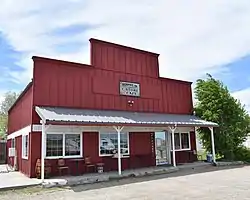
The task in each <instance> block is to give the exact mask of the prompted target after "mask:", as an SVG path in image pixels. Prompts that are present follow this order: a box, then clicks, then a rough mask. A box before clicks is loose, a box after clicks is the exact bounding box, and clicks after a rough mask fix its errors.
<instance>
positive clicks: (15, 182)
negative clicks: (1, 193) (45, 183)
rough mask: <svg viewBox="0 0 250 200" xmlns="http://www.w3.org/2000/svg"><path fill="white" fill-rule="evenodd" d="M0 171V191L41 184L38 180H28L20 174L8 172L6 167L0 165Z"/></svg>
mask: <svg viewBox="0 0 250 200" xmlns="http://www.w3.org/2000/svg"><path fill="white" fill-rule="evenodd" d="M0 171H1V173H0V190H7V189H14V188H15V189H16V188H22V187H27V186H35V185H39V184H41V180H39V179H30V178H28V177H26V176H25V175H23V174H22V173H20V172H13V171H9V170H8V168H7V166H6V165H0Z"/></svg>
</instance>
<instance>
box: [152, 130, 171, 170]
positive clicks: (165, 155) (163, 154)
mask: <svg viewBox="0 0 250 200" xmlns="http://www.w3.org/2000/svg"><path fill="white" fill-rule="evenodd" d="M168 138H169V137H168V133H167V132H155V154H156V155H155V157H156V165H165V164H170V162H169V161H170V159H169V153H170V151H169V150H170V149H169V148H168V147H169V139H168Z"/></svg>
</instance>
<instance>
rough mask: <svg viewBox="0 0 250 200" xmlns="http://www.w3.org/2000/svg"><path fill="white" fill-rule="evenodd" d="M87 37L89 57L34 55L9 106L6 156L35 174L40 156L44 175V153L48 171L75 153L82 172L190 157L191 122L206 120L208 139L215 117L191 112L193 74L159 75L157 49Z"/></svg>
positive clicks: (68, 162) (72, 160)
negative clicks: (28, 76) (29, 75)
mask: <svg viewBox="0 0 250 200" xmlns="http://www.w3.org/2000/svg"><path fill="white" fill-rule="evenodd" d="M90 44H91V48H90V51H91V59H90V60H91V61H90V65H86V64H80V63H73V62H66V61H60V60H54V59H48V58H42V57H33V61H34V68H33V79H32V81H31V82H30V83H29V84H28V85H27V87H26V88H25V90H24V91H23V92H22V94H21V95H20V97H19V98H18V99H17V101H16V102H15V104H14V105H13V106H12V107H11V109H10V110H9V123H8V142H7V145H8V149H10V150H12V151H13V148H14V150H15V152H16V156H15V157H11V155H9V158H8V162H9V164H10V165H12V166H13V165H14V163H15V165H16V167H17V168H18V170H19V171H21V172H23V173H24V174H26V175H27V176H29V177H35V169H36V167H35V166H36V163H37V159H41V163H42V178H43V169H44V160H45V162H46V163H47V164H49V165H50V166H51V175H58V173H59V171H58V170H59V167H58V160H60V161H61V160H63V161H65V163H63V164H64V165H65V166H66V167H68V168H69V169H70V170H69V171H70V173H75V171H76V159H80V160H78V161H79V163H78V164H79V166H78V167H79V168H78V172H80V173H87V171H86V166H89V165H90V164H91V165H94V166H96V165H97V164H98V163H103V167H104V171H111V170H118V171H119V173H121V170H125V169H132V168H140V167H149V166H155V165H159V164H166V163H168V164H172V165H174V166H176V163H177V164H178V163H186V162H193V161H195V160H196V155H195V151H194V150H196V139H195V127H209V128H210V130H211V136H212V140H213V128H212V127H215V126H217V124H215V123H212V122H207V121H204V120H201V119H199V118H197V117H196V116H194V115H193V114H192V113H193V103H192V92H191V82H187V81H180V80H173V79H169V78H162V77H160V76H159V64H158V56H159V54H156V53H151V52H147V51H143V50H139V49H135V48H131V47H126V46H122V45H118V44H113V43H109V42H105V41H100V40H96V39H90ZM172 136H173V137H172ZM171 144H175V145H174V146H173V145H171ZM10 150H9V152H11V151H10ZM213 151H214V147H213ZM213 153H214V152H213ZM12 154H13V153H12ZM87 157H88V161H89V162H88V163H86V158H87ZM94 168H95V167H94ZM93 170H95V169H93Z"/></svg>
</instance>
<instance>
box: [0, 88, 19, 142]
mask: <svg viewBox="0 0 250 200" xmlns="http://www.w3.org/2000/svg"><path fill="white" fill-rule="evenodd" d="M19 95H20V94H19V93H16V92H11V91H9V92H6V93H5V94H4V98H3V101H2V102H0V138H3V139H5V138H6V136H7V126H8V110H9V109H10V108H11V106H12V105H13V104H14V103H15V101H16V100H17V98H18V96H19Z"/></svg>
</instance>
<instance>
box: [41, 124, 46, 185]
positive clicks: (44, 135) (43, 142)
mask: <svg viewBox="0 0 250 200" xmlns="http://www.w3.org/2000/svg"><path fill="white" fill-rule="evenodd" d="M45 123H46V122H45V121H44V120H41V124H42V144H41V146H42V149H41V180H42V182H44V168H45V166H44V159H45V142H46V138H45V137H46V129H45Z"/></svg>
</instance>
